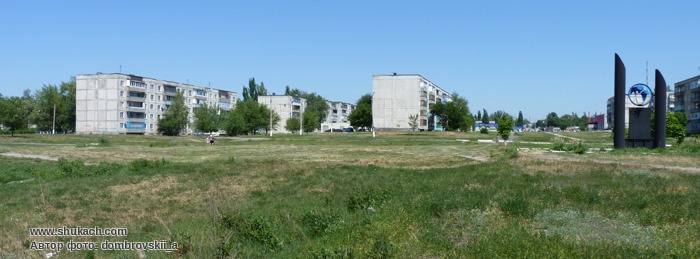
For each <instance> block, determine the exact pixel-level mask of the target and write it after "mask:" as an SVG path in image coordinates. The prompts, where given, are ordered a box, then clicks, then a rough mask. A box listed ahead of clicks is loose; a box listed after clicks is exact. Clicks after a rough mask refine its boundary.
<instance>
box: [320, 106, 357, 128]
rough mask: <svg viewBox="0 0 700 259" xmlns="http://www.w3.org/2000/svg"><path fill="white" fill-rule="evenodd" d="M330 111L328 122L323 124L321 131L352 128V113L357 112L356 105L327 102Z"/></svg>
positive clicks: (327, 115)
mask: <svg viewBox="0 0 700 259" xmlns="http://www.w3.org/2000/svg"><path fill="white" fill-rule="evenodd" d="M326 103H327V104H328V111H327V112H326V120H325V121H323V122H321V131H326V130H329V129H344V128H349V127H351V126H350V119H349V116H350V113H351V112H352V111H354V110H355V105H354V104H351V103H346V102H332V101H326Z"/></svg>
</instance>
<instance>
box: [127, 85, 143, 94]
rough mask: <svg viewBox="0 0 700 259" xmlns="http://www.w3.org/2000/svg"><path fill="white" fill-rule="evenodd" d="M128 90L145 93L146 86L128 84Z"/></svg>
mask: <svg viewBox="0 0 700 259" xmlns="http://www.w3.org/2000/svg"><path fill="white" fill-rule="evenodd" d="M129 91H131V92H140V93H145V92H146V87H140V86H129Z"/></svg>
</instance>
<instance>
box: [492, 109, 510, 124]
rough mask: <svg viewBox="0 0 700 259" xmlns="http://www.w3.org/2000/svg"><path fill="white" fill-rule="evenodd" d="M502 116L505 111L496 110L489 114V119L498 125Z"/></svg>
mask: <svg viewBox="0 0 700 259" xmlns="http://www.w3.org/2000/svg"><path fill="white" fill-rule="evenodd" d="M504 114H506V112H505V111H502V110H498V111H495V112H493V113H491V115H490V116H489V117H490V118H491V119H492V120H494V121H496V122H497V123H498V121H499V120H501V116H503V115H504Z"/></svg>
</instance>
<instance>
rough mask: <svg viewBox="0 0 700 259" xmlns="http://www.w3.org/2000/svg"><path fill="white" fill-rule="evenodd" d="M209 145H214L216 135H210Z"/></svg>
mask: <svg viewBox="0 0 700 259" xmlns="http://www.w3.org/2000/svg"><path fill="white" fill-rule="evenodd" d="M209 145H212V146H213V145H214V135H209Z"/></svg>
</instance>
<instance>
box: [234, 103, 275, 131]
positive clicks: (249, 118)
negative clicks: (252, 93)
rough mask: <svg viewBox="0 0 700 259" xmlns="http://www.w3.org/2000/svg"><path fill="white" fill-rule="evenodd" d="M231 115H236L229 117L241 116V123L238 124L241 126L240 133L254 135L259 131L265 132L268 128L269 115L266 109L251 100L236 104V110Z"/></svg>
mask: <svg viewBox="0 0 700 259" xmlns="http://www.w3.org/2000/svg"><path fill="white" fill-rule="evenodd" d="M232 113H236V115H229V117H231V116H238V115H240V116H241V118H242V120H243V123H240V121H238V122H239V123H240V124H241V127H242V133H246V134H248V133H253V134H255V133H257V131H258V130H259V129H266V130H267V129H268V127H269V123H270V114H269V113H268V112H267V108H266V107H265V106H264V105H262V104H259V103H258V102H256V101H254V100H253V99H248V100H246V101H242V102H238V103H236V108H235V109H234V111H232ZM234 118H235V117H234ZM229 126H230V125H229Z"/></svg>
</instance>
